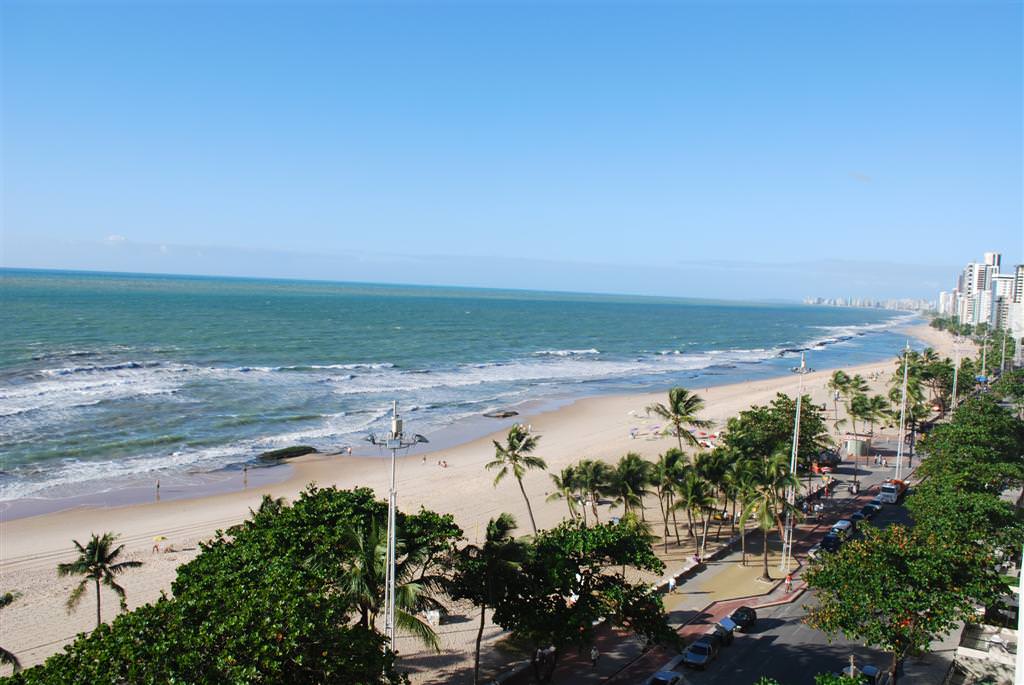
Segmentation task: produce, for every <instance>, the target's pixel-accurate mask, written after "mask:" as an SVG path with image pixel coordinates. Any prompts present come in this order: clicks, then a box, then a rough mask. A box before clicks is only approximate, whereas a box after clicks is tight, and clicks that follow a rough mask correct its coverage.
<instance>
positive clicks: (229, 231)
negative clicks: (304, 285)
mask: <svg viewBox="0 0 1024 685" xmlns="http://www.w3.org/2000/svg"><path fill="white" fill-rule="evenodd" d="M1022 12H1024V10H1022V6H1021V4H1020V3H1006V2H997V1H994V0H993V1H991V2H986V1H982V2H971V3H967V2H962V3H961V2H952V3H938V2H936V3H929V2H924V3H857V2H842V1H840V2H836V3H828V4H821V5H813V4H807V3H765V4H760V3H743V2H735V3H729V2H725V3H680V4H651V5H644V6H642V7H640V6H636V5H632V4H625V3H623V4H619V5H616V4H604V5H593V6H587V7H586V8H583V7H581V6H579V5H576V4H572V3H570V4H564V3H546V4H545V3H530V4H522V5H519V4H501V3H478V4H469V3H466V4H443V3H441V4H431V5H430V6H426V5H418V4H412V3H410V4H401V3H385V4H369V3H367V4H358V3H296V4H289V5H285V4H274V3H227V2H220V3H218V2H207V3H173V2H167V3H163V2H153V3H140V4H124V3H103V2H90V3H88V4H74V3H36V2H24V1H21V0H11V1H9V2H5V3H3V4H2V5H0V19H2V21H0V42H2V48H0V49H2V59H0V77H2V78H0V89H2V92H0V95H2V97H0V126H2V170H0V171H2V173H0V176H2V178H3V182H2V186H0V193H2V197H0V206H2V208H0V213H2V214H0V219H2V235H0V265H3V266H9V267H25V268H56V269H85V270H101V271H123V272H151V273H181V274H208V275H227V276H232V275H233V276H250V277H268V278H275V277H276V278H312V279H326V280H341V281H346V280H353V281H366V282H403V283H412V284H434V285H456V286H478V287H495V288H526V289H540V290H560V291H578V292H608V293H625V294H645V295H666V296H684V297H685V296H689V297H710V298H725V299H773V298H778V299H789V300H800V299H802V298H804V297H807V296H820V297H849V296H855V297H865V298H872V299H889V298H902V297H909V298H925V299H934V298H935V294H936V293H937V292H938V291H939V290H941V289H944V288H948V287H949V283H948V274H949V273H950V272H951V271H955V270H957V269H959V268H961V266H960V265H962V263H963V260H964V256H965V255H972V254H975V253H981V252H983V251H984V250H988V249H992V247H993V246H995V247H996V248H997V249H1000V250H1001V251H1002V252H1003V254H1004V258H1005V259H1006V261H1007V262H1012V263H1022V262H1024V230H1022V226H1024V209H1022V205H1024V202H1022V190H1021V188H1022V185H1024V175H1022V167H1024V158H1022V146H1024V134H1022V124H1021V122H1022V120H1024V107H1022V65H1021V63H1022V60H1021V53H1022V40H1021V29H1020V27H1021V22H1022V19H1024V14H1022Z"/></svg>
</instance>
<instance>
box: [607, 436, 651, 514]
mask: <svg viewBox="0 0 1024 685" xmlns="http://www.w3.org/2000/svg"><path fill="white" fill-rule="evenodd" d="M650 475H651V463H650V462H649V461H645V460H644V458H643V457H641V456H640V455H639V454H637V453H636V452H627V453H626V454H625V455H624V456H623V457H622V458H621V459H619V463H618V464H616V465H615V471H614V472H613V473H612V474H611V484H610V487H609V494H611V495H612V496H613V497H615V499H616V501H617V502H621V503H622V507H623V509H624V512H623V513H624V514H625V515H627V516H628V515H629V514H630V513H632V511H633V508H634V507H639V508H640V518H641V520H642V521H646V520H647V508H646V507H644V495H649V494H650V490H648V489H647V484H648V483H649V482H650Z"/></svg>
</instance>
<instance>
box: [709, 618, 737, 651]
mask: <svg viewBox="0 0 1024 685" xmlns="http://www.w3.org/2000/svg"><path fill="white" fill-rule="evenodd" d="M705 637H710V638H712V639H713V640H717V641H718V646H719V647H726V646H728V645H731V644H732V639H733V635H732V631H731V630H726V629H725V628H724V627H723V626H721V625H719V624H717V623H716V624H715V625H713V626H711V630H709V631H708V632H707V633H706V635H705Z"/></svg>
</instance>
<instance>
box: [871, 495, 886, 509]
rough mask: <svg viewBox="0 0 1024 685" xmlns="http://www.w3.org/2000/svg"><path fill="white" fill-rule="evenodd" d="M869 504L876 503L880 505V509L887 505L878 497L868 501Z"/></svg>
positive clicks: (877, 505)
mask: <svg viewBox="0 0 1024 685" xmlns="http://www.w3.org/2000/svg"><path fill="white" fill-rule="evenodd" d="M868 504H873V505H875V506H876V507H878V510H879V511H881V510H882V508H883V507H884V506H885V502H883V501H882V500H880V499H878V498H877V497H876V498H874V499H873V500H871V501H870V502H868Z"/></svg>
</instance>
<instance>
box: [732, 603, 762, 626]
mask: <svg viewBox="0 0 1024 685" xmlns="http://www.w3.org/2000/svg"><path fill="white" fill-rule="evenodd" d="M729 618H730V619H731V620H732V622H733V623H735V624H736V629H737V630H741V631H743V632H746V631H748V630H750V629H751V628H752V627H754V624H755V623H757V612H756V611H754V610H753V609H751V608H750V607H740V608H739V609H736V610H735V611H734V612H732V613H731V614H729Z"/></svg>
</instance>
